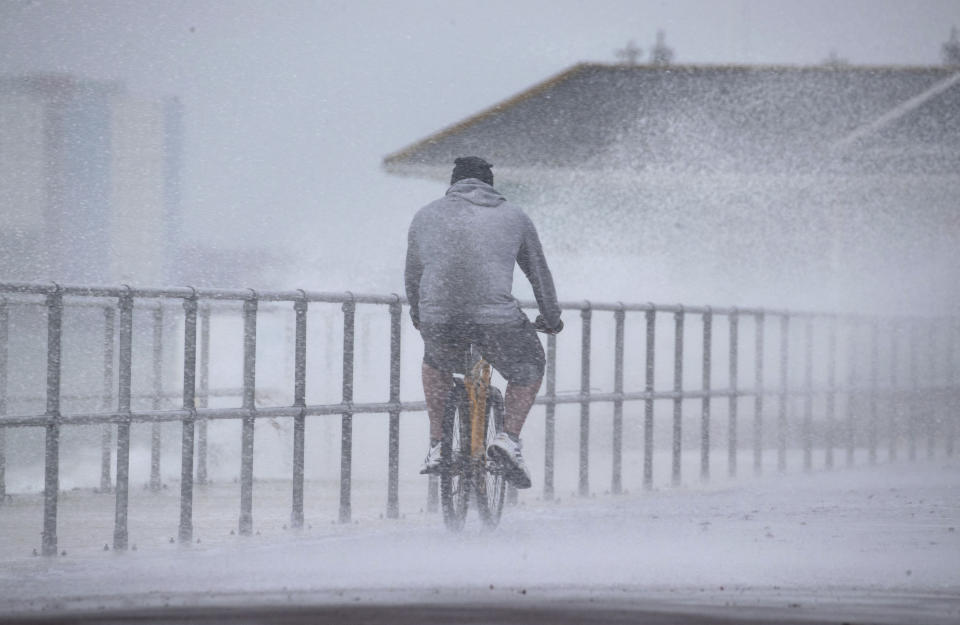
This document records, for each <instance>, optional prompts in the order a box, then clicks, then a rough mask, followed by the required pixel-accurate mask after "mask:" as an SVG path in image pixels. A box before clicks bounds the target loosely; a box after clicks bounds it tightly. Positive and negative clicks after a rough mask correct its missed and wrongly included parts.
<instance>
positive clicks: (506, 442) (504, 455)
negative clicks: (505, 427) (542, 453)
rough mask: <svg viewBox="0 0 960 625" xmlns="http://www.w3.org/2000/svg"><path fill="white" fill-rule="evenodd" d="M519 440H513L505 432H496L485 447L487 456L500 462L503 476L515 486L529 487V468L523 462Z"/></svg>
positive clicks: (521, 446)
mask: <svg viewBox="0 0 960 625" xmlns="http://www.w3.org/2000/svg"><path fill="white" fill-rule="evenodd" d="M522 448H523V444H522V443H521V442H520V441H516V442H514V440H513V439H512V438H510V436H508V435H507V433H506V432H498V433H497V435H496V436H494V437H493V442H491V443H490V446H489V447H487V457H488V458H490V459H491V460H493V461H495V462H498V463H500V465H501V466H502V467H503V468H504V477H506V478H507V481H508V482H510V483H511V484H513V485H514V486H515V487H517V488H521V489H522V488H530V470H529V469H528V468H527V465H526V464H525V463H524V462H523V454H522V452H521V449H522Z"/></svg>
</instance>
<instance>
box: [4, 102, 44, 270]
mask: <svg viewBox="0 0 960 625" xmlns="http://www.w3.org/2000/svg"><path fill="white" fill-rule="evenodd" d="M44 118H45V113H44V106H43V104H42V102H39V101H38V100H37V99H36V98H32V97H30V96H28V95H22V94H0V268H2V269H3V270H2V271H0V274H7V273H10V272H13V273H16V274H17V275H18V276H19V277H23V278H27V277H31V276H32V277H35V278H39V277H40V275H41V274H42V272H40V273H36V274H34V273H32V272H31V271H30V266H31V265H32V266H33V267H34V268H41V267H45V266H46V263H47V260H46V257H45V254H44V253H43V251H44V247H45V246H44V244H43V243H44V240H45V236H46V234H45V230H44V223H45V214H44V211H45V207H46V205H47V201H48V200H47V191H48V189H47V184H46V164H45V141H44Z"/></svg>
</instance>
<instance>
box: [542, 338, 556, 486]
mask: <svg viewBox="0 0 960 625" xmlns="http://www.w3.org/2000/svg"><path fill="white" fill-rule="evenodd" d="M556 400H557V337H556V335H554V334H548V335H547V405H546V406H545V407H544V408H545V412H546V418H545V422H544V441H543V498H544V500H545V501H553V495H554V492H553V454H554V446H555V419H556V414H557V404H556Z"/></svg>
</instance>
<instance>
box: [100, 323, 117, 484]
mask: <svg viewBox="0 0 960 625" xmlns="http://www.w3.org/2000/svg"><path fill="white" fill-rule="evenodd" d="M115 318H116V311H115V310H114V308H113V306H105V307H104V309H103V390H102V391H101V394H100V409H101V410H103V411H104V412H106V411H109V410H113V349H114V347H113V343H114V334H115V330H116V328H115V323H116V322H115ZM112 439H113V425H111V424H109V423H104V424H103V425H102V426H101V428H100V492H101V493H108V492H110V489H111V483H110V460H111V459H112V456H113V451H112V450H111V449H110V443H111V442H112Z"/></svg>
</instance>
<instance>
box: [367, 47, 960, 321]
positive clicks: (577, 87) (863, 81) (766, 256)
mask: <svg viewBox="0 0 960 625" xmlns="http://www.w3.org/2000/svg"><path fill="white" fill-rule="evenodd" d="M955 71H956V70H955V69H950V68H947V67H857V66H848V65H831V66H816V67H773V66H733V67H727V66H692V65H654V64H651V65H637V66H629V65H600V64H581V65H577V66H574V67H572V68H570V69H569V70H567V71H565V72H563V73H561V74H559V75H557V76H555V77H553V78H550V79H549V80H546V81H545V82H543V83H540V84H538V85H535V86H533V87H531V88H530V89H528V90H526V91H524V92H522V93H520V94H518V95H516V96H514V97H512V98H510V99H508V100H506V101H504V102H501V103H499V104H496V105H494V106H492V107H491V108H489V109H487V110H484V111H482V112H480V113H478V114H476V115H474V116H472V117H470V118H468V119H465V120H463V121H460V122H458V123H456V124H454V125H452V126H450V127H448V128H446V129H444V130H440V131H438V132H437V133H435V134H433V135H431V136H429V137H427V138H425V139H422V140H420V141H417V142H416V143H414V144H413V145H410V146H409V147H406V148H404V149H402V150H400V151H398V152H396V153H394V154H391V155H389V156H387V157H386V158H385V159H384V162H383V165H384V168H385V169H386V170H387V171H388V172H391V173H394V174H397V175H403V176H415V177H421V178H429V179H435V180H437V181H438V182H441V181H445V180H448V179H449V170H450V164H451V163H452V162H453V159H454V158H455V157H457V156H461V155H465V154H477V155H480V156H483V157H484V158H486V159H488V160H490V161H491V162H492V163H494V172H495V175H496V176H497V186H498V187H500V188H502V189H503V190H504V191H505V192H507V193H508V196H509V197H511V198H513V199H516V200H517V201H519V202H522V203H523V204H524V205H525V206H526V207H527V209H528V210H529V211H530V212H531V213H533V214H534V215H535V217H540V218H541V220H540V223H542V226H541V228H542V230H543V233H544V238H545V239H547V240H548V242H549V244H550V245H551V246H552V248H553V249H554V250H559V253H560V254H565V255H569V256H580V257H582V256H584V255H598V254H602V255H614V256H617V257H618V258H621V259H622V260H623V262H625V263H632V265H631V266H632V267H633V268H635V269H636V271H638V272H644V271H646V272H648V273H647V276H648V277H649V275H650V273H651V272H652V273H655V274H656V275H659V276H666V277H665V278H664V281H665V282H666V283H668V286H669V284H678V283H684V282H688V283H697V284H699V285H706V286H705V287H704V289H701V290H706V291H709V288H712V287H714V286H717V287H718V288H717V289H715V290H713V291H709V292H704V294H703V295H702V296H703V297H714V298H722V299H724V300H727V301H729V300H730V299H736V300H741V299H745V300H749V301H758V300H761V299H764V297H762V296H766V295H769V298H768V299H769V301H778V302H795V303H796V304H797V305H803V304H804V303H805V302H806V301H807V300H809V298H808V297H806V296H807V295H809V294H814V295H817V296H820V295H821V294H822V293H821V291H829V292H831V293H833V294H835V295H836V294H837V293H840V292H844V291H845V292H846V295H849V296H850V298H855V297H856V296H859V295H863V296H866V295H870V296H873V295H877V294H878V293H879V294H882V295H883V298H887V299H883V302H884V303H886V302H888V301H890V300H892V299H896V298H899V299H898V301H899V302H900V303H901V304H903V305H904V306H905V307H909V305H910V303H911V302H910V299H911V298H914V299H916V298H920V297H924V298H926V297H928V296H931V297H933V298H934V299H936V300H937V302H939V303H940V304H943V303H944V302H945V301H949V302H954V303H955V304H956V305H960V287H958V285H960V275H958V270H957V267H958V266H960V261H958V257H957V253H956V250H957V249H960V219H958V214H960V206H958V200H957V198H958V197H960V75H958V74H955V73H954V72H955ZM638 284H639V286H640V287H644V285H649V284H651V281H650V280H649V279H647V280H640V281H638ZM891 284H899V285H901V286H902V289H901V290H899V291H896V292H895V291H893V290H892V289H891ZM718 285H723V288H720V287H719V286H718ZM708 287H709V288H708ZM848 287H849V288H848ZM698 292H700V291H698ZM671 293H672V292H671ZM931 294H933V295H931ZM570 295H575V293H571V294H570ZM624 297H626V295H624ZM636 297H645V295H644V294H642V293H637V295H636ZM835 299H837V298H835ZM876 301H879V300H876ZM829 303H832V302H829ZM951 305H952V304H951Z"/></svg>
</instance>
